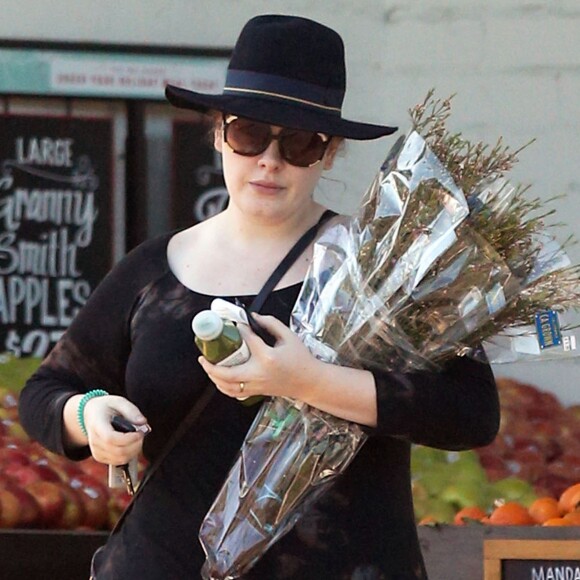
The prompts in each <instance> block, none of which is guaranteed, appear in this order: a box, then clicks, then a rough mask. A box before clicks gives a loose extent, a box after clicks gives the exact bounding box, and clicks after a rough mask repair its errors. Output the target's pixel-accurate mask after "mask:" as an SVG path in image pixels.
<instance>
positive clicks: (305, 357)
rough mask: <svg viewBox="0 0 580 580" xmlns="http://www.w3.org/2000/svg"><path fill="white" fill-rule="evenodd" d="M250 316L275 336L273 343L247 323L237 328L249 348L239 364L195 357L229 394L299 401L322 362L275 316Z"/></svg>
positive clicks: (313, 379) (314, 377)
mask: <svg viewBox="0 0 580 580" xmlns="http://www.w3.org/2000/svg"><path fill="white" fill-rule="evenodd" d="M254 317H255V318H256V321H257V322H258V324H260V326H262V327H263V328H264V329H265V330H267V331H268V332H269V333H270V334H271V335H272V336H273V337H274V338H275V339H276V343H275V345H274V346H272V347H271V346H268V345H267V344H266V343H265V342H264V341H263V340H262V339H261V338H260V337H259V336H257V335H256V334H255V333H254V332H252V330H251V329H250V327H249V326H246V325H243V324H240V325H238V328H239V330H240V334H241V335H242V338H243V339H244V340H245V341H246V344H247V345H248V348H249V349H250V353H251V356H250V359H249V360H248V361H247V362H245V363H243V364H241V365H236V366H233V367H224V366H219V365H214V364H211V363H210V362H209V361H207V360H206V359H205V358H204V357H199V362H200V364H201V366H202V367H203V369H204V370H205V371H206V373H207V374H208V376H209V378H210V379H211V380H212V381H213V383H214V384H215V385H216V387H217V388H218V389H219V390H220V391H221V392H222V393H224V394H225V395H228V396H229V397H251V396H254V395H265V396H285V397H291V398H293V399H299V400H303V396H304V393H305V390H306V389H308V386H309V385H312V384H315V383H316V380H317V379H316V377H317V374H318V372H319V371H320V365H322V364H323V363H321V362H320V361H318V360H317V359H316V358H315V357H314V356H312V354H310V351H309V350H308V349H307V348H306V346H305V345H304V344H303V343H302V341H301V340H300V339H299V338H298V336H296V334H294V333H293V332H292V331H291V330H290V329H289V328H288V327H287V326H286V325H285V324H283V323H282V322H280V321H279V320H278V319H276V318H274V317H273V316H262V315H258V314H254ZM241 383H243V392H242V388H241Z"/></svg>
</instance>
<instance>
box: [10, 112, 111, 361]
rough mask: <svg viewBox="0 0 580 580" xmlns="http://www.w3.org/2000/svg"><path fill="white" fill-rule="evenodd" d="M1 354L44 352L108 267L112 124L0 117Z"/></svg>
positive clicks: (83, 120) (12, 116) (109, 252)
mask: <svg viewBox="0 0 580 580" xmlns="http://www.w3.org/2000/svg"><path fill="white" fill-rule="evenodd" d="M0 135H1V136H2V138H1V139H0V353H1V352H6V351H7V352H11V353H13V354H14V355H16V356H28V355H34V356H44V355H45V354H46V353H47V352H48V350H49V349H50V348H51V347H52V346H53V345H54V343H55V342H56V340H58V338H59V337H60V336H61V335H62V333H63V332H64V330H65V329H66V327H67V326H68V325H69V324H70V322H71V321H72V319H73V318H74V316H75V314H76V313H77V312H78V310H79V309H80V308H81V307H82V305H83V304H84V303H85V302H86V300H87V298H88V297H89V295H90V293H91V292H92V291H93V290H94V288H95V286H96V285H97V283H98V282H99V281H100V280H101V279H102V278H103V276H104V275H105V274H106V273H107V272H108V270H109V269H110V268H111V266H112V184H113V157H112V148H113V144H112V123H111V121H110V120H109V119H78V118H76V119H73V118H69V117H36V116H20V115H6V116H0Z"/></svg>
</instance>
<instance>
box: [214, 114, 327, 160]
mask: <svg viewBox="0 0 580 580" xmlns="http://www.w3.org/2000/svg"><path fill="white" fill-rule="evenodd" d="M223 122H224V125H223V130H224V141H225V142H226V143H227V144H228V145H229V147H230V149H231V150H232V151H233V152H234V153H237V154H238V155H243V156H245V157H254V156H255V155H259V154H260V153H263V152H264V151H266V149H268V147H269V146H270V143H272V141H278V148H279V149H280V156H281V157H282V159H284V161H287V162H288V163H289V164H290V165H294V166H296V167H312V166H313V165H316V164H317V163H318V162H319V161H320V160H321V159H322V158H323V157H324V153H325V152H326V149H327V148H328V145H329V144H330V137H329V136H328V135H325V134H324V133H313V132H310V131H300V130H298V129H287V128H283V129H282V130H281V131H280V132H279V133H278V134H277V135H274V134H273V133H272V127H271V126H270V125H268V124H266V123H260V122H259V121H252V120H250V119H243V118H240V117H236V116H235V115H227V116H226V115H224V117H223Z"/></svg>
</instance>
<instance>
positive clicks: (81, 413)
mask: <svg viewBox="0 0 580 580" xmlns="http://www.w3.org/2000/svg"><path fill="white" fill-rule="evenodd" d="M108 394H109V393H107V391H103V389H94V390H93V391H89V392H88V393H85V394H84V395H83V397H82V399H81V400H80V401H79V406H78V409H77V419H78V422H79V425H80V426H81V431H82V432H83V433H84V434H85V437H86V436H87V435H88V433H87V428H86V427H85V405H86V404H87V403H88V402H89V401H90V400H91V399H94V398H95V397H106V396H107V395H108Z"/></svg>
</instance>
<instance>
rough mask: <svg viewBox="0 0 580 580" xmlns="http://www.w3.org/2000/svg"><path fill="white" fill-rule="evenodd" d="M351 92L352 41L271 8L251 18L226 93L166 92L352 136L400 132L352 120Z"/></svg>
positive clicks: (185, 102) (189, 103)
mask: <svg viewBox="0 0 580 580" xmlns="http://www.w3.org/2000/svg"><path fill="white" fill-rule="evenodd" d="M345 90H346V66H345V58H344V45H343V43H342V38H341V37H340V35H339V34H338V33H337V32H335V31H334V30H332V29H331V28H328V27H327V26H325V25H323V24H320V23H318V22H315V21H314V20H310V19H308V18H303V17H301V16H284V15H278V14H266V15H261V16H256V17H254V18H252V19H251V20H249V21H248V22H247V23H246V25H245V26H244V28H243V29H242V31H241V32H240V35H239V37H238V40H237V42H236V45H235V47H234V50H233V51H232V55H231V58H230V62H229V65H228V71H227V75H226V82H225V85H224V88H223V91H222V93H221V94H219V95H215V94H207V93H199V92H196V91H191V90H188V89H185V88H181V87H176V86H173V85H167V87H166V88H165V94H166V96H167V98H168V99H169V101H170V102H171V103H172V104H173V105H175V106H176V107H182V108H185V109H193V110H196V111H199V112H201V113H207V112H209V111H212V110H214V111H222V112H225V113H230V114H232V115H238V116H241V117H246V118H248V119H254V120H255V121H260V122H263V123H268V124H270V125H279V126H281V127H289V128H291V129H299V130H304V131H314V132H319V133H326V134H327V135H333V136H338V137H345V138H347V139H349V138H350V139H376V138H378V137H382V136H383V135H390V134H391V133H393V132H394V131H396V129H397V128H396V127H389V126H387V125H372V124H369V123H361V122H357V121H350V120H348V119H344V118H343V117H342V103H343V101H344V94H345Z"/></svg>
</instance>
